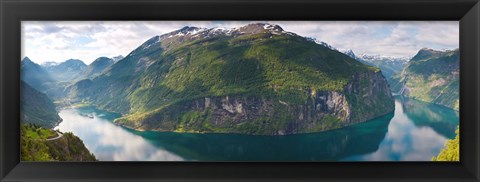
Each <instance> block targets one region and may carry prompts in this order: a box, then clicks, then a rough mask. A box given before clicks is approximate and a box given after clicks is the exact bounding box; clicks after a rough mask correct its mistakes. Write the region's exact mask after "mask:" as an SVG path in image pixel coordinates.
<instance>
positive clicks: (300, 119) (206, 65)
mask: <svg viewBox="0 0 480 182" xmlns="http://www.w3.org/2000/svg"><path fill="white" fill-rule="evenodd" d="M66 92H67V93H68V95H69V96H70V98H71V99H75V100H77V101H86V102H90V103H93V104H95V105H96V106H97V107H99V108H101V109H105V110H109V111H114V112H118V113H122V114H123V115H124V117H122V118H120V119H117V120H115V122H116V123H117V124H120V125H123V126H126V127H130V128H133V129H136V130H158V131H178V132H220V133H246V134H262V135H283V134H294V133H308V132H318V131H324V130H329V129H335V128H339V127H343V126H347V125H350V124H353V123H358V122H364V121H366V120H369V119H372V118H375V117H378V116H381V115H385V114H387V113H389V112H391V111H393V110H394V100H393V97H392V95H391V92H390V89H389V87H388V84H387V82H386V81H385V78H384V77H383V76H382V73H381V71H380V70H379V69H378V68H376V67H372V66H368V65H365V64H362V63H360V62H358V61H356V60H354V59H352V58H350V57H348V56H346V55H344V54H342V53H340V52H338V51H333V50H331V49H328V48H326V47H324V46H322V45H319V44H317V43H315V42H313V41H310V40H308V39H307V38H305V37H301V36H298V35H297V34H294V33H291V32H286V31H284V30H283V29H282V28H281V27H279V26H278V25H270V24H260V23H259V24H249V25H246V26H243V27H240V28H234V29H220V28H212V29H204V28H197V27H184V28H182V29H180V30H177V31H173V32H171V33H167V34H164V35H162V36H155V37H153V38H151V39H149V40H147V41H146V42H145V43H143V44H142V45H141V46H139V47H138V48H136V49H135V50H133V51H132V52H131V53H130V54H129V55H127V56H126V57H125V58H123V59H122V60H120V61H118V62H117V63H115V64H114V65H112V66H111V67H110V68H109V69H107V70H106V71H105V72H103V74H101V75H99V76H98V77H95V78H93V79H91V80H90V79H87V80H81V81H79V82H77V83H76V84H74V85H72V86H70V87H68V88H67V89H66Z"/></svg>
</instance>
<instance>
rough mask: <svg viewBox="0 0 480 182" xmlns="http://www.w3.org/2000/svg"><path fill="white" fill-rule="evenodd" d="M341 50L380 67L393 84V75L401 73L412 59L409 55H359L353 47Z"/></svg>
mask: <svg viewBox="0 0 480 182" xmlns="http://www.w3.org/2000/svg"><path fill="white" fill-rule="evenodd" d="M341 52H343V53H344V54H345V55H347V56H350V57H351V58H353V59H356V60H358V61H360V62H362V63H364V64H368V65H371V66H375V67H378V68H380V69H381V70H382V74H383V75H384V76H385V78H387V81H388V82H389V84H392V83H391V78H392V77H393V75H395V74H398V73H400V72H401V71H402V70H403V68H404V67H405V65H406V64H407V63H408V61H409V60H410V58H409V57H388V56H381V55H368V54H362V55H360V56H357V55H355V53H354V52H353V51H352V50H351V49H347V50H343V51H341Z"/></svg>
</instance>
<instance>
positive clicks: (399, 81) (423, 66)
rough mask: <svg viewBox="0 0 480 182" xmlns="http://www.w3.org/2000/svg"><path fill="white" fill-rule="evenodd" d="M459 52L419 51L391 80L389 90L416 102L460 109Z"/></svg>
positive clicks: (457, 50) (456, 50)
mask: <svg viewBox="0 0 480 182" xmlns="http://www.w3.org/2000/svg"><path fill="white" fill-rule="evenodd" d="M459 56H460V52H459V49H455V50H452V51H436V50H432V49H426V48H424V49H421V50H420V51H419V52H418V53H417V54H416V55H415V56H414V57H413V58H412V59H411V60H410V61H409V63H408V64H407V66H406V67H405V69H404V70H403V71H402V72H401V73H400V74H397V75H395V76H394V82H395V84H393V85H392V90H393V91H394V92H398V93H400V94H403V95H405V96H407V97H411V98H415V99H417V100H421V101H425V102H432V103H436V104H440V105H444V106H447V107H450V108H453V109H456V110H458V109H459V78H460V75H459V70H460V67H459V65H460V64H459V63H460V57H459Z"/></svg>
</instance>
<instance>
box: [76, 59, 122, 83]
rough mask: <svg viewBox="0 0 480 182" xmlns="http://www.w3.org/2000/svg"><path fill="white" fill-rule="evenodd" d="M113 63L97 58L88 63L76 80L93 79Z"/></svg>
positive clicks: (111, 60)
mask: <svg viewBox="0 0 480 182" xmlns="http://www.w3.org/2000/svg"><path fill="white" fill-rule="evenodd" d="M114 63H115V61H114V60H113V59H111V58H107V57H99V58H97V59H95V61H93V62H92V63H90V64H89V65H88V66H87V67H86V68H85V69H84V70H83V71H82V72H81V73H80V76H79V78H78V79H93V78H95V77H96V76H98V75H100V74H101V73H103V71H105V70H106V69H107V68H108V67H110V66H111V65H113V64H114Z"/></svg>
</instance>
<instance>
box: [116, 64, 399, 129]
mask: <svg viewBox="0 0 480 182" xmlns="http://www.w3.org/2000/svg"><path fill="white" fill-rule="evenodd" d="M303 92H304V93H305V95H307V99H305V101H304V102H303V103H300V104H299V103H289V102H287V101H282V100H280V99H278V98H276V97H254V96H243V95H234V96H222V97H204V98H199V99H195V100H191V101H185V102H181V103H176V104H173V105H171V106H169V107H166V108H164V109H161V110H159V111H156V112H153V113H150V114H147V115H146V116H144V117H142V118H141V119H140V121H135V119H133V118H129V117H126V118H121V119H117V120H116V121H115V122H116V123H118V124H121V125H124V126H127V127H130V128H133V129H137V130H157V131H181V132H218V133H243V134H258V135H286V134H296V133H309V132H319V131H326V130H331V129H336V128H340V127H344V126H348V125H351V124H353V123H358V122H364V121H367V120H370V119H373V118H376V117H379V116H382V115H385V114H388V113H389V112H392V111H393V110H394V99H393V96H392V95H391V92H390V89H389V87H388V84H387V82H386V80H385V78H384V77H383V76H382V74H381V73H380V72H365V73H358V74H355V75H354V76H353V78H352V80H351V81H350V82H349V83H348V84H346V86H345V87H344V90H343V91H342V92H340V91H315V90H304V91H303Z"/></svg>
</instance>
